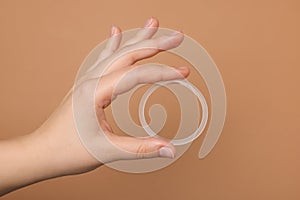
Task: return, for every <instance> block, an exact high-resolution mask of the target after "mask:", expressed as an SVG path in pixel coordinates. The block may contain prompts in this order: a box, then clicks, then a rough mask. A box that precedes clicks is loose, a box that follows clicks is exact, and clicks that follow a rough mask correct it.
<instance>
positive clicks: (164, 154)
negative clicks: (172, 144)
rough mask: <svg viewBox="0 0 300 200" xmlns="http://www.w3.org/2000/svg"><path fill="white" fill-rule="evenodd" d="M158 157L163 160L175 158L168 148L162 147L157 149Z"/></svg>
mask: <svg viewBox="0 0 300 200" xmlns="http://www.w3.org/2000/svg"><path fill="white" fill-rule="evenodd" d="M159 156H160V157H163V158H175V156H174V153H173V151H172V149H171V148H169V147H162V148H160V149H159Z"/></svg>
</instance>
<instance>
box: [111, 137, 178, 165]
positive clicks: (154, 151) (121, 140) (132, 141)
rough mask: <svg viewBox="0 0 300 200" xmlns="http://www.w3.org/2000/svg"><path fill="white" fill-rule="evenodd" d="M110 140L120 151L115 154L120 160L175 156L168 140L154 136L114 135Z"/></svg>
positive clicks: (173, 148)
mask: <svg viewBox="0 0 300 200" xmlns="http://www.w3.org/2000/svg"><path fill="white" fill-rule="evenodd" d="M111 139H112V138H111ZM112 140H113V141H112V142H113V143H114V145H115V146H117V147H118V148H119V150H121V152H122V153H121V154H119V155H118V156H117V157H118V159H121V160H130V159H144V158H155V157H164V158H174V157H175V152H176V150H175V147H174V146H173V145H172V144H171V143H170V142H169V141H167V140H164V139H160V138H156V137H128V136H116V135H115V137H113V139H112Z"/></svg>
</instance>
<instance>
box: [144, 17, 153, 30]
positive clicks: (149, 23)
mask: <svg viewBox="0 0 300 200" xmlns="http://www.w3.org/2000/svg"><path fill="white" fill-rule="evenodd" d="M152 22H153V18H150V19H148V20H147V22H146V24H145V25H144V28H146V27H149V26H150V25H151V24H152Z"/></svg>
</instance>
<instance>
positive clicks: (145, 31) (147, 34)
mask: <svg viewBox="0 0 300 200" xmlns="http://www.w3.org/2000/svg"><path fill="white" fill-rule="evenodd" d="M158 26H159V23H158V20H157V19H154V18H150V19H148V21H147V22H146V24H145V26H144V28H142V29H141V30H140V31H139V32H137V34H136V35H135V37H133V38H132V39H130V40H128V41H126V42H125V43H124V44H123V47H124V46H129V45H132V44H135V43H138V42H140V41H143V40H146V39H150V38H151V37H152V36H153V35H154V34H155V33H156V31H157V29H158Z"/></svg>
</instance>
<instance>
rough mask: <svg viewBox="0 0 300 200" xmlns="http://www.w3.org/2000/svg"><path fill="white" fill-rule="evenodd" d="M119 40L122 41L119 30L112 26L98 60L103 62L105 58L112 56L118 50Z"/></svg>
mask: <svg viewBox="0 0 300 200" xmlns="http://www.w3.org/2000/svg"><path fill="white" fill-rule="evenodd" d="M121 39H122V34H121V30H120V28H118V27H116V26H112V28H111V34H110V38H109V40H108V41H107V44H106V47H105V49H104V50H103V51H102V52H101V54H100V55H99V58H98V59H100V60H104V59H105V58H107V57H108V56H110V55H111V54H113V53H114V52H115V51H116V50H117V49H118V48H119V46H120V43H121Z"/></svg>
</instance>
